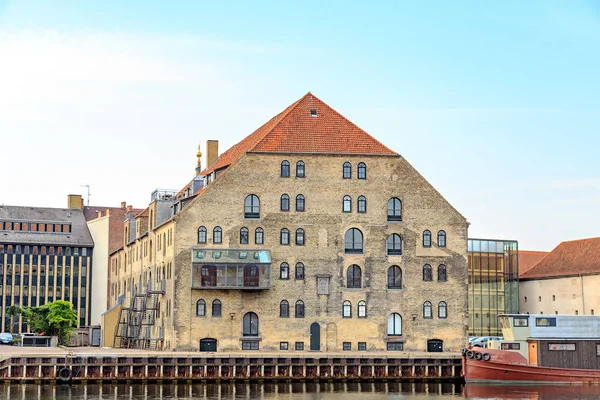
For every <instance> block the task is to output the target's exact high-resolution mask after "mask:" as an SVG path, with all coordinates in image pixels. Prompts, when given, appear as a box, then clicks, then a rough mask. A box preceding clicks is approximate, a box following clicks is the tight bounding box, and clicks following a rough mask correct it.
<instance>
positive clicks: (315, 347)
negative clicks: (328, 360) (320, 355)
mask: <svg viewBox="0 0 600 400" xmlns="http://www.w3.org/2000/svg"><path fill="white" fill-rule="evenodd" d="M310 349H311V350H312V351H319V350H321V325H319V324H318V323H317V322H313V323H312V324H311V325H310Z"/></svg>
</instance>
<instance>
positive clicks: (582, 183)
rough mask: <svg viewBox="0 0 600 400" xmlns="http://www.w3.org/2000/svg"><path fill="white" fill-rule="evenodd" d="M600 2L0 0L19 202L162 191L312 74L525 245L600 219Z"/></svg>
mask: <svg viewBox="0 0 600 400" xmlns="http://www.w3.org/2000/svg"><path fill="white" fill-rule="evenodd" d="M599 48H600V2H599V1H597V0H589V1H578V0H570V1H552V0H544V1H534V0H531V1H527V2H524V1H502V2H481V1H458V2H449V1H441V0H440V1H429V2H421V1H402V2H399V1H390V2H385V1H375V2H364V1H362V2H352V1H325V2H324V1H302V2H282V1H277V2H260V1H254V2H242V1H240V2H237V1H228V2H198V1H177V2H176V1H170V2H165V1H127V2H123V1H85V2H81V1H69V0H65V1H53V2H52V1H35V2H33V1H13V0H0V182H1V183H0V204H6V205H30V206H45V207H65V206H66V205H67V194H70V193H75V194H84V195H85V194H86V192H87V189H86V188H85V187H82V186H81V185H86V184H87V185H89V186H90V193H91V197H90V204H92V205H102V206H119V205H120V203H121V201H127V203H128V204H132V205H133V206H134V207H137V208H144V207H146V206H147V205H148V203H149V201H150V194H151V193H152V191H153V190H154V189H156V188H166V189H175V190H178V189H180V188H181V187H183V186H184V185H185V184H186V183H187V182H188V181H189V180H190V179H191V178H192V177H193V176H194V168H195V163H196V159H195V154H196V151H197V146H198V144H199V143H200V144H201V145H202V148H203V152H204V153H205V150H204V146H205V143H206V140H209V139H217V140H219V148H220V151H221V152H222V151H224V150H226V149H227V148H229V147H230V146H231V145H233V144H235V143H237V142H238V141H239V140H241V139H242V138H243V137H245V136H246V135H248V134H250V133H252V132H253V131H254V130H255V129H256V128H258V127H259V126H260V125H262V124H263V123H264V122H266V121H267V120H268V119H270V118H271V117H273V116H274V115H275V114H277V113H279V112H280V111H282V110H283V109H285V108H286V107H287V106H288V105H289V104H291V103H293V102H294V101H296V100H297V99H298V98H300V97H302V96H303V95H304V94H305V93H306V92H308V91H310V92H312V93H313V94H315V95H316V96H317V97H319V98H320V99H322V100H323V101H325V102H326V103H328V104H329V105H330V106H332V107H333V108H335V109H336V110H338V111H339V112H340V113H342V114H343V115H344V116H346V117H347V118H349V119H350V120H351V121H353V122H355V123H356V124H357V125H358V126H360V127H361V128H363V129H364V130H365V131H367V132H369V133H370V134H371V135H373V136H374V137H376V138H377V139H378V140H380V141H381V142H383V143H384V144H385V145H387V146H388V147H390V148H391V149H393V150H395V151H397V152H398V153H400V154H401V155H402V156H403V157H405V158H406V159H407V160H408V161H409V162H410V163H411V164H412V165H413V166H414V167H415V168H416V169H417V170H418V171H419V172H420V173H421V174H422V175H423V176H424V177H425V178H426V179H427V180H428V181H429V182H430V183H431V184H432V185H433V186H434V187H436V189H437V190H438V191H439V192H440V193H442V195H443V196H444V197H445V198H446V199H447V200H448V201H449V202H450V203H451V204H452V205H453V206H454V207H455V208H456V209H458V210H459V211H460V212H461V214H463V215H464V216H465V217H466V218H467V219H468V221H469V222H470V224H471V225H470V228H469V236H470V237H473V238H491V239H515V240H518V241H519V247H520V249H528V250H551V249H552V248H554V247H555V246H556V245H558V244H559V243H560V242H562V241H565V240H574V239H579V238H585V237H598V236H600V228H599V227H600V156H599V155H598V154H599V152H600V51H599V50H598V49H599Z"/></svg>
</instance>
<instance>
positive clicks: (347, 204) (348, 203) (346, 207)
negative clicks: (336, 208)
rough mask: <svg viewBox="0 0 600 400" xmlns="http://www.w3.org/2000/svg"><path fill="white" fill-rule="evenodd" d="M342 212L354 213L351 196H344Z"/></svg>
mask: <svg viewBox="0 0 600 400" xmlns="http://www.w3.org/2000/svg"><path fill="white" fill-rule="evenodd" d="M342 211H343V212H352V198H351V197H350V196H347V195H346V196H344V200H343V201H342Z"/></svg>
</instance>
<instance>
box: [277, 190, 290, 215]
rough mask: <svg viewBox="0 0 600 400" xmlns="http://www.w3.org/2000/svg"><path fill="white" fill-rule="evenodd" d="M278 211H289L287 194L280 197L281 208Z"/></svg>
mask: <svg viewBox="0 0 600 400" xmlns="http://www.w3.org/2000/svg"><path fill="white" fill-rule="evenodd" d="M279 209H280V210H281V211H290V196H288V195H287V194H282V195H281V206H280V208H279Z"/></svg>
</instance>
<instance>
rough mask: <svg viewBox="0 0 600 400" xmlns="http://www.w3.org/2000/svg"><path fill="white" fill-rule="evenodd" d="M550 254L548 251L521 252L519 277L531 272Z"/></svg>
mask: <svg viewBox="0 0 600 400" xmlns="http://www.w3.org/2000/svg"><path fill="white" fill-rule="evenodd" d="M548 254H549V252H547V251H530V250H519V276H522V275H523V274H524V273H525V272H527V271H529V270H530V269H531V268H533V267H534V266H535V264H537V263H538V262H540V260H541V259H542V258H544V257H546V256H547V255H548Z"/></svg>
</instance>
